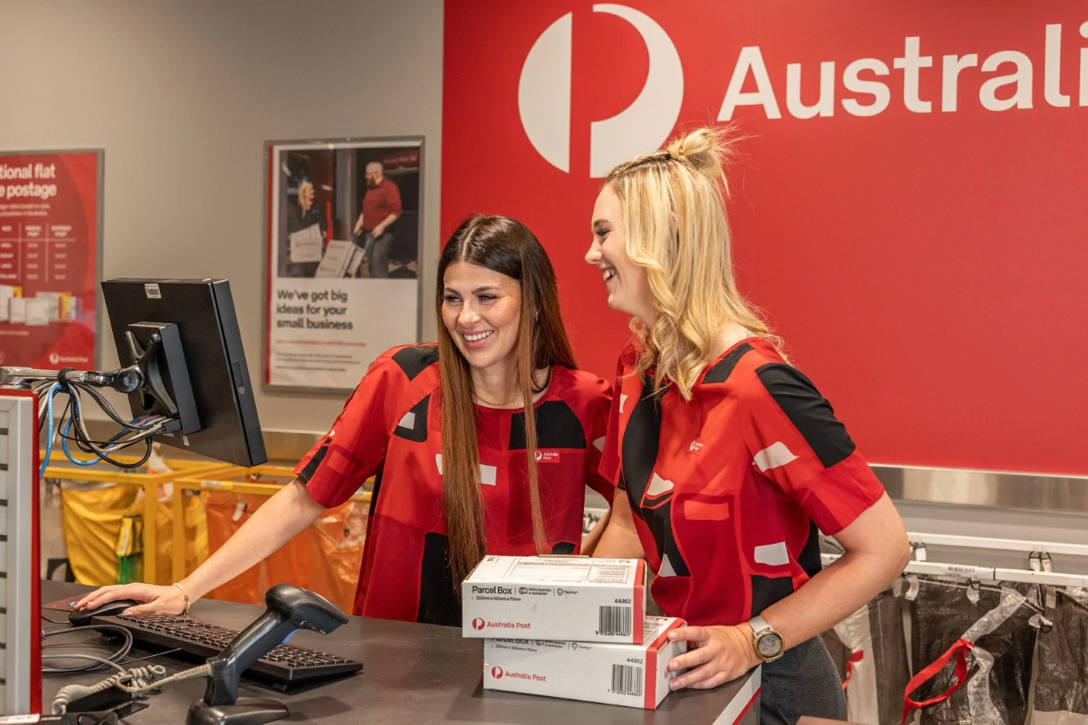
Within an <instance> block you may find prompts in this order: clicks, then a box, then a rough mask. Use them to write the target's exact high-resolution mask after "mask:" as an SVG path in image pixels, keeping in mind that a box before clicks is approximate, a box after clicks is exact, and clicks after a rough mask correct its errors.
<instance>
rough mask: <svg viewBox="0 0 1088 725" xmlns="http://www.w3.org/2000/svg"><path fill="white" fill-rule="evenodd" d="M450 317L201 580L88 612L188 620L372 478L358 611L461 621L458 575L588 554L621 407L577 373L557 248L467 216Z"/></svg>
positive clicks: (458, 236)
mask: <svg viewBox="0 0 1088 725" xmlns="http://www.w3.org/2000/svg"><path fill="white" fill-rule="evenodd" d="M435 307H436V312H437V315H438V320H439V325H438V344H437V345H435V344H429V345H409V346H405V347H398V348H394V349H392V350H389V351H388V352H386V353H385V354H384V355H382V356H381V357H379V358H378V359H377V360H376V361H375V362H374V364H373V365H371V367H370V370H369V371H368V372H367V374H366V376H364V378H363V380H362V382H360V383H359V386H358V387H357V388H356V389H355V392H354V393H352V395H351V397H350V398H348V401H347V403H346V404H345V406H344V410H343V412H341V414H340V416H339V417H338V418H337V419H336V421H335V422H334V423H333V426H332V429H331V430H330V431H329V433H328V434H327V435H325V436H323V437H322V439H321V441H320V442H319V443H318V444H317V445H316V446H315V447H314V448H313V449H312V450H311V451H310V452H309V453H308V454H307V455H306V457H305V458H303V460H302V461H301V462H300V463H299V465H298V467H297V468H296V469H295V473H296V475H297V476H298V478H297V479H296V480H294V481H293V482H291V483H290V484H288V485H287V486H286V487H284V489H283V490H282V491H280V492H278V493H277V494H276V495H275V496H273V497H272V498H271V499H269V501H268V502H267V503H266V504H265V505H264V506H262V507H261V508H259V509H257V511H256V512H255V513H254V514H253V516H252V517H251V518H250V519H249V521H247V522H246V523H245V525H244V526H242V528H241V529H239V530H238V532H237V533H236V534H235V535H234V536H233V537H232V538H231V539H230V540H229V541H227V543H226V544H224V545H223V546H222V547H221V548H220V549H219V550H218V551H216V552H215V554H213V555H212V556H211V557H210V558H209V559H208V560H207V561H206V562H204V564H202V565H201V566H200V567H198V568H197V569H196V571H194V572H193V573H192V574H191V575H189V576H188V577H186V578H184V579H182V580H181V581H180V582H177V583H175V584H174V585H172V586H169V587H165V586H152V585H148V584H129V585H125V586H113V587H103V588H101V589H99V590H97V591H95V592H92V593H91V594H89V595H87V596H86V597H84V598H83V600H81V601H80V603H79V605H78V606H79V607H81V608H94V607H98V606H101V605H102V604H104V603H106V602H110V601H115V600H118V599H133V600H136V601H140V602H144V604H141V605H139V606H135V607H133V608H132V609H130V610H129V611H130V612H132V613H143V612H170V613H180V612H183V611H187V609H188V606H189V604H190V603H191V602H193V601H195V600H196V599H197V598H199V597H201V596H203V595H204V594H206V593H207V592H209V591H211V590H212V589H214V588H215V587H217V586H219V585H220V584H222V583H224V582H226V581H229V580H230V579H232V578H233V577H235V576H237V575H238V574H241V573H242V572H243V571H245V570H247V569H248V568H249V567H251V566H253V565H254V564H256V563H258V562H259V561H261V560H262V559H264V558H265V557H267V556H269V555H270V554H272V553H273V552H274V551H276V550H277V549H279V548H280V547H281V546H282V545H283V544H285V543H286V542H287V541H288V540H290V539H291V538H292V537H293V536H295V535H296V534H297V533H299V532H300V531H302V530H303V529H304V528H306V527H307V526H309V525H310V524H312V523H313V522H314V521H316V520H317V519H318V517H320V516H321V515H322V514H323V513H324V511H325V509H326V508H331V507H333V506H337V505H339V504H340V503H342V502H344V501H346V500H347V499H348V498H350V497H351V495H352V494H354V493H355V492H356V491H357V490H358V489H359V487H360V486H361V485H362V483H363V481H365V480H366V479H368V478H369V477H370V476H372V475H373V476H375V477H376V480H375V483H374V494H373V499H372V501H371V506H370V515H369V518H368V523H367V537H366V547H365V549H364V554H363V564H362V570H361V572H360V576H359V588H358V590H357V592H356V596H355V606H354V613H355V614H360V615H365V616H371V617H382V618H386V619H402V620H409V621H419V622H428V623H433V624H448V625H457V626H459V625H460V624H461V606H460V601H459V600H460V597H459V594H458V592H459V591H460V584H461V581H462V580H463V579H464V578H465V577H466V576H467V575H468V573H469V572H470V571H471V570H472V568H473V567H474V566H475V565H476V564H477V562H479V561H480V559H481V558H482V557H483V556H484V555H485V554H488V553H490V554H508V555H519V554H520V555H533V554H537V553H567V554H569V553H575V552H578V551H579V550H580V549H581V547H582V546H583V543H582V519H583V508H584V500H585V487H586V486H587V485H589V486H591V487H593V488H594V489H596V490H598V491H600V492H601V493H602V494H603V495H605V496H606V497H607V498H608V499H609V500H611V485H610V484H609V483H607V482H606V481H605V480H604V479H602V478H601V477H600V476H599V474H598V473H597V469H598V466H599V464H600V451H599V448H600V446H601V445H602V442H603V437H604V434H605V426H606V420H607V415H608V410H609V404H610V396H609V389H608V385H607V383H605V382H604V381H603V380H601V379H600V378H598V377H596V376H595V375H591V374H589V373H585V372H581V371H579V370H576V369H575V363H574V355H573V353H572V352H571V348H570V342H569V341H568V339H567V333H566V329H565V328H564V326H563V319H562V316H561V315H560V311H559V296H558V291H557V287H556V281H555V273H554V271H553V269H552V265H551V262H550V260H549V259H548V256H547V254H546V253H545V251H544V248H543V247H542V246H541V245H540V242H538V241H537V239H536V237H534V236H533V234H532V232H530V231H529V229H528V228H526V227H525V225H523V224H521V223H520V222H517V221H515V220H513V219H509V218H506V217H501V216H480V215H477V216H474V217H472V218H470V219H468V220H467V221H465V223H464V224H462V225H461V226H460V227H459V228H458V229H457V231H456V232H454V234H453V236H452V237H451V238H450V240H449V242H448V243H447V244H446V246H445V249H444V250H443V252H442V257H441V259H440V260H439V264H438V289H437V296H436V301H435ZM526 409H531V410H533V412H534V415H530V416H527V415H526V414H525V411H526Z"/></svg>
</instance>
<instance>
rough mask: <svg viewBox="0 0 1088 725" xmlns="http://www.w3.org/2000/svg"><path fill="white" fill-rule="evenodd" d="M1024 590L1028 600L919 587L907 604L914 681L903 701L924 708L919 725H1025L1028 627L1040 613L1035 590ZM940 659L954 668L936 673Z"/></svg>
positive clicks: (974, 589)
mask: <svg viewBox="0 0 1088 725" xmlns="http://www.w3.org/2000/svg"><path fill="white" fill-rule="evenodd" d="M1026 591H1028V593H1029V595H1031V596H1030V598H1029V597H1028V596H1025V595H1024V594H1023V593H1021V592H1019V591H1017V590H1016V589H1013V588H1011V587H1008V586H982V585H979V584H977V583H966V584H961V583H950V582H943V581H930V580H925V579H920V580H919V581H918V587H917V592H916V596H915V598H914V602H913V604H912V605H911V623H912V637H911V640H912V643H911V652H912V663H913V666H914V667H913V668H914V675H915V678H916V680H917V682H916V681H915V680H912V683H913V684H915V688H913V689H912V691H910V692H907V693H906V694H907V696H908V697H909V698H910V699H911V700H913V701H915V702H916V703H921V704H923V705H924V706H923V707H922V708H921V710H920V713H921V717H920V722H921V723H922V725H961V724H962V725H968V724H970V725H1006V724H1008V725H1021V724H1022V723H1026V722H1027V719H1028V692H1029V689H1030V686H1031V666H1032V655H1033V653H1034V650H1035V640H1036V637H1037V635H1038V630H1037V629H1036V628H1035V627H1033V626H1032V620H1033V618H1035V621H1036V622H1038V618H1037V615H1039V614H1042V612H1043V610H1042V607H1041V606H1039V605H1038V604H1036V603H1035V601H1034V600H1035V599H1036V598H1037V592H1036V590H1034V589H1026ZM911 593H912V594H915V592H913V591H912V592H911ZM969 593H970V595H971V596H968V595H969ZM941 660H944V661H945V662H947V663H952V662H955V663H956V664H957V666H955V667H952V666H942V667H940V668H939V669H938V668H937V667H935V666H934V665H936V664H937V663H938V662H939V661H941ZM922 673H925V674H922ZM904 719H905V720H906V719H909V715H908V714H907V713H904Z"/></svg>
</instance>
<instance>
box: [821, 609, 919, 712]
mask: <svg viewBox="0 0 1088 725" xmlns="http://www.w3.org/2000/svg"><path fill="white" fill-rule="evenodd" d="M824 640H825V642H828V643H829V646H828V651H830V652H831V653H832V654H831V656H832V659H834V660H835V664H836V666H837V667H838V669H839V674H840V676H841V677H842V679H843V689H844V690H845V691H846V706H847V713H848V717H849V719H850V721H851V722H857V723H863V724H864V725H894V724H895V723H898V722H899V720H900V718H901V716H902V714H903V690H904V689H905V688H906V686H907V681H908V680H909V679H910V670H909V666H908V664H907V645H906V639H905V637H904V633H903V616H902V612H901V611H900V608H899V600H898V598H897V597H896V596H895V595H894V594H893V593H892V590H890V589H888V590H886V591H884V592H882V593H880V594H878V595H877V596H876V598H874V599H873V600H872V601H871V602H869V603H868V604H867V605H865V606H864V607H862V608H861V609H859V610H858V611H856V612H854V614H852V615H850V616H849V617H848V618H847V619H846V620H844V621H843V622H841V623H839V624H838V625H836V626H835V628H834V629H833V630H831V631H829V632H828V633H827V634H825V636H824Z"/></svg>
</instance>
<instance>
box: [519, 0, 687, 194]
mask: <svg viewBox="0 0 1088 725" xmlns="http://www.w3.org/2000/svg"><path fill="white" fill-rule="evenodd" d="M593 12H595V13H608V14H610V15H615V16H616V17H619V18H623V19H624V20H626V21H627V22H628V23H630V24H631V25H632V26H633V27H634V28H635V30H637V31H638V33H639V35H641V36H642V41H643V42H644V43H645V44H646V51H647V53H648V54H649V57H650V70H649V72H648V73H647V74H646V84H645V85H644V86H643V88H642V92H641V93H639V95H638V97H637V98H636V99H635V100H634V101H633V102H632V103H631V105H630V106H628V107H627V108H625V109H624V110H622V111H620V112H619V113H618V114H616V115H615V116H613V117H612V118H607V119H605V120H603V121H594V122H593V123H591V124H590V134H589V136H590V143H589V147H590V150H589V175H590V176H591V177H593V178H602V177H604V176H606V175H607V174H608V172H609V171H610V170H611V169H612V167H614V166H616V165H617V164H620V163H623V162H624V161H626V160H628V159H630V158H632V157H634V156H638V155H640V154H645V153H649V152H651V151H653V150H655V149H657V148H659V147H660V146H661V144H663V143H664V142H665V140H666V139H667V138H668V137H669V134H670V133H671V132H672V129H673V126H675V125H676V119H677V118H679V116H680V105H681V103H682V102H683V100H684V70H683V67H682V66H681V65H680V55H679V54H678V53H677V52H676V46H675V45H673V42H672V39H670V38H669V36H668V34H667V33H666V32H665V31H664V30H662V28H661V26H660V25H658V24H657V23H656V22H655V21H654V20H653V19H652V18H650V16H648V15H646V14H645V13H642V12H639V11H638V10H635V9H633V8H629V7H627V6H626V5H614V4H610V3H606V4H598V5H594V6H593ZM573 27H574V18H573V13H567V14H566V15H564V16H563V17H561V18H559V19H558V20H556V21H555V22H554V23H552V24H551V25H550V26H548V28H547V30H545V31H544V32H543V33H541V34H540V37H539V38H537V39H536V42H535V43H533V47H532V49H530V50H529V55H527V56H526V57H525V64H524V65H523V66H522V68H521V79H520V80H519V82H518V112H519V113H520V115H521V125H522V127H523V128H524V129H525V134H526V135H527V136H528V137H529V142H530V143H532V144H533V148H535V149H536V150H537V152H538V153H539V154H540V155H541V156H543V157H544V159H545V160H546V161H547V162H548V163H550V164H551V165H552V166H554V167H556V168H557V169H559V170H560V171H565V172H567V173H569V172H570V125H571V112H570V106H571V65H572V61H571V56H572V50H571V46H572V42H571V39H572V37H573Z"/></svg>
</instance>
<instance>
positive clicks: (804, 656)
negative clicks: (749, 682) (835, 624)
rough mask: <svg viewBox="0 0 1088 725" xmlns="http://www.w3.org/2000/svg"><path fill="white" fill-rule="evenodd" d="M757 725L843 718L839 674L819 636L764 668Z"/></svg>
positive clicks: (843, 709)
mask: <svg viewBox="0 0 1088 725" xmlns="http://www.w3.org/2000/svg"><path fill="white" fill-rule="evenodd" d="M761 686H762V695H761V703H762V704H761V707H760V713H759V723H760V725H795V723H796V722H797V721H798V720H799V719H800V718H801V716H802V715H810V716H812V717H822V718H827V719H828V720H845V719H846V695H844V694H843V691H842V682H841V681H840V680H839V673H838V672H837V671H836V670H835V663H834V662H833V661H832V660H831V655H830V654H828V652H827V647H826V646H824V642H823V640H822V639H820V638H819V637H813V638H812V639H810V640H808V641H807V642H802V643H801V644H799V645H797V646H796V647H794V648H792V649H790V650H788V651H787V652H786V654H784V655H782V656H781V657H780V658H779V659H777V660H775V661H774V662H770V663H768V664H765V665H763V681H762V685H761Z"/></svg>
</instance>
